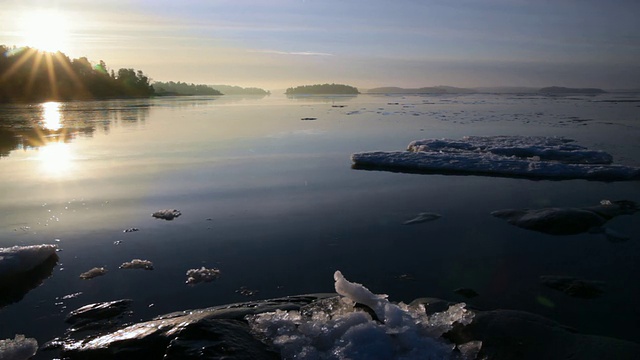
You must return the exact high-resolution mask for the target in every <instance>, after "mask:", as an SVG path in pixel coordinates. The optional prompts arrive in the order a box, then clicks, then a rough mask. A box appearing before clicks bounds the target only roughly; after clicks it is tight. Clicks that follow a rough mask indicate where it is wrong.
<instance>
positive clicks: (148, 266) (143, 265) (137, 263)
mask: <svg viewBox="0 0 640 360" xmlns="http://www.w3.org/2000/svg"><path fill="white" fill-rule="evenodd" d="M120 269H144V270H153V263H152V262H151V261H149V260H141V259H133V260H131V261H128V262H124V263H122V265H120Z"/></svg>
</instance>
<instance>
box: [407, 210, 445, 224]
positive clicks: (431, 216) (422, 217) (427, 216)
mask: <svg viewBox="0 0 640 360" xmlns="http://www.w3.org/2000/svg"><path fill="white" fill-rule="evenodd" d="M441 217H442V215H440V214H436V213H429V212H423V213H419V214H418V216H416V217H415V218H413V219H411V220H407V221H405V222H404V223H403V224H404V225H411V224H419V223H423V222H427V221H433V220H438V219H440V218H441Z"/></svg>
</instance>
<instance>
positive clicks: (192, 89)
mask: <svg viewBox="0 0 640 360" xmlns="http://www.w3.org/2000/svg"><path fill="white" fill-rule="evenodd" d="M153 86H154V88H155V89H156V94H158V95H222V93H221V92H220V91H218V90H216V89H214V88H211V87H210V86H207V85H203V84H200V85H196V84H187V83H184V82H180V81H178V82H173V81H169V82H161V81H156V82H154V83H153Z"/></svg>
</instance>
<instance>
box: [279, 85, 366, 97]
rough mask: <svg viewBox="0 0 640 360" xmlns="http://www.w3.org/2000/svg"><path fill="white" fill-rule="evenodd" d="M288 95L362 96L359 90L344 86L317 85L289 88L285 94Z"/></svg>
mask: <svg viewBox="0 0 640 360" xmlns="http://www.w3.org/2000/svg"><path fill="white" fill-rule="evenodd" d="M285 94H287V95H318V94H325V95H326V94H336V95H357V94H360V92H359V91H358V89H357V88H355V87H353V86H349V85H342V84H316V85H302V86H297V87H294V88H288V89H287V90H286V92H285Z"/></svg>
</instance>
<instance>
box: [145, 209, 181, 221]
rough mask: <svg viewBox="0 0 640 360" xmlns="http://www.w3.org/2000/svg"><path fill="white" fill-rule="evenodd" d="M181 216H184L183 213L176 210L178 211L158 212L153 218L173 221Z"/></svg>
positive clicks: (166, 210) (165, 210)
mask: <svg viewBox="0 0 640 360" xmlns="http://www.w3.org/2000/svg"><path fill="white" fill-rule="evenodd" d="M180 215H182V213H181V212H180V210H176V209H164V210H158V211H156V212H154V213H153V214H151V216H153V217H154V218H157V219H163V220H173V219H175V218H177V217H178V216H180Z"/></svg>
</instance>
